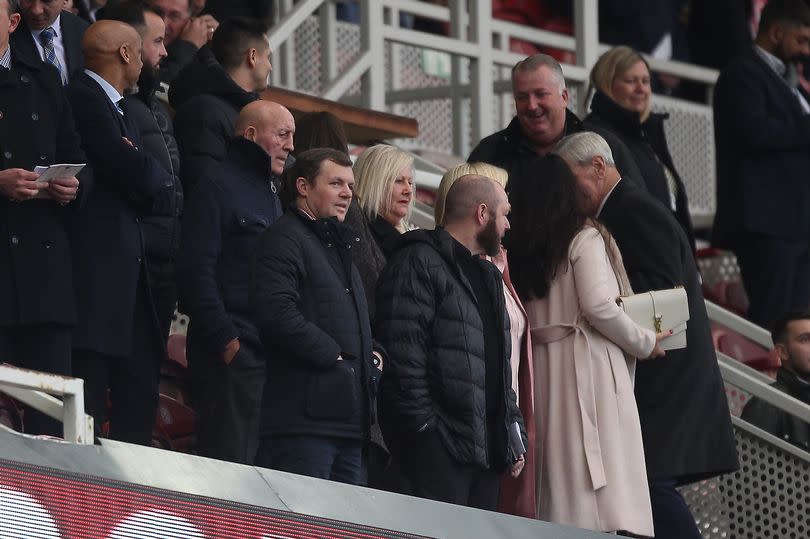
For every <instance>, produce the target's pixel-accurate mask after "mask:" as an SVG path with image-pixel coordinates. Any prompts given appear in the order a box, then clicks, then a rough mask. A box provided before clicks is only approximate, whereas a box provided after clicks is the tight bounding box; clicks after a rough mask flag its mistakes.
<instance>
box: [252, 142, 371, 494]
mask: <svg viewBox="0 0 810 539" xmlns="http://www.w3.org/2000/svg"><path fill="white" fill-rule="evenodd" d="M351 165H352V162H351V160H350V159H349V156H348V155H346V154H345V153H343V152H340V151H337V150H333V149H331V148H316V149H312V150H307V151H305V152H302V153H300V154H299V155H298V159H297V161H296V162H295V164H294V165H293V166H292V167H291V168H290V169H289V170H288V171H287V172H286V177H285V184H284V189H285V191H286V192H287V193H289V194H290V196H289V198H292V199H294V201H293V203H292V206H291V207H290V208H289V210H288V211H287V213H286V214H284V216H283V217H282V218H281V219H279V220H278V221H277V222H276V223H275V224H274V225H273V226H272V227H270V228H269V229H268V230H267V231H266V232H264V234H263V235H262V236H261V238H260V239H259V243H258V246H257V247H256V256H255V259H254V263H253V278H252V285H251V296H252V299H253V307H254V309H253V311H254V318H255V321H256V327H258V329H259V333H260V335H261V339H262V342H263V343H264V345H265V348H266V349H267V361H268V362H267V383H266V385H265V388H264V398H263V403H262V428H261V430H262V440H261V445H260V448H259V455H258V456H257V458H256V461H257V464H259V465H261V466H266V467H268V468H273V469H277V470H281V471H285V472H291V473H297V474H301V475H307V476H310V477H318V478H321V479H331V480H333V481H340V482H342V483H349V484H355V485H358V484H364V483H365V481H366V479H365V477H366V464H365V457H364V455H363V449H364V446H365V444H366V442H367V441H368V438H369V430H370V426H371V423H372V421H373V416H372V410H373V407H372V400H373V398H374V396H375V394H376V393H375V391H376V380H377V377H378V374H379V371H378V366H379V365H380V361H381V358H382V355H381V353H380V351H379V350H378V351H377V352H376V354H375V350H374V343H373V341H372V338H371V327H370V324H369V318H368V306H367V304H366V296H365V293H364V290H363V282H362V280H361V279H360V274H359V273H358V271H357V268H356V267H355V265H354V263H353V262H352V258H351V249H353V248H356V247H357V245H356V241H355V236H354V234H349V233H348V230H346V229H345V228H344V227H343V220H344V218H345V216H346V211H347V210H348V208H349V204H350V202H351V200H352V187H353V186H354V174H353V173H352V168H351ZM375 364H376V366H375Z"/></svg>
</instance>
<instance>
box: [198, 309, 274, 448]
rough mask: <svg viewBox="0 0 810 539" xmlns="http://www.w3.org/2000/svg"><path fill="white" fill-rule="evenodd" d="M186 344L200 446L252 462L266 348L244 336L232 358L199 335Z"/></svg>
mask: <svg viewBox="0 0 810 539" xmlns="http://www.w3.org/2000/svg"><path fill="white" fill-rule="evenodd" d="M193 324H194V322H192V328H190V334H189V339H188V344H187V353H188V359H189V368H190V369H191V391H192V397H193V399H194V408H195V410H196V411H197V452H198V453H199V454H200V455H203V456H206V457H211V458H215V459H220V460H227V461H230V462H237V463H240V464H253V462H254V460H255V458H256V452H257V450H258V448H259V419H260V417H261V408H262V392H263V391H264V381H265V376H266V368H267V365H266V360H265V357H264V353H263V351H261V350H257V349H256V348H255V347H253V346H252V345H250V344H248V343H246V342H242V341H240V343H239V346H240V347H239V351H238V352H237V353H236V356H234V358H233V361H231V362H230V364H227V365H226V364H225V362H224V361H223V360H222V354H221V352H218V351H214V350H210V349H209V347H207V346H206V343H201V342H199V341H198V340H197V339H195V338H194V333H193Z"/></svg>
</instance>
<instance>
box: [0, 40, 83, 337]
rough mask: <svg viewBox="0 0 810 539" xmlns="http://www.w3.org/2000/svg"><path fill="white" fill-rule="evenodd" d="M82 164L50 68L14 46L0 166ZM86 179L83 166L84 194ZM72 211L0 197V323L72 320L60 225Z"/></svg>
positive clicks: (3, 83)
mask: <svg viewBox="0 0 810 539" xmlns="http://www.w3.org/2000/svg"><path fill="white" fill-rule="evenodd" d="M84 162H85V156H84V153H83V152H82V150H81V148H80V146H79V135H78V133H77V132H76V128H75V126H74V124H73V115H72V113H71V109H70V105H69V104H68V101H67V99H66V98H65V95H64V92H63V91H62V83H61V81H60V80H59V75H57V73H56V69H54V68H53V67H51V66H47V65H45V64H43V63H42V62H40V61H38V60H33V61H31V60H29V59H27V58H25V57H23V58H20V57H18V56H17V53H16V49H13V48H12V62H11V70H10V71H6V70H0V170H2V169H8V168H23V169H26V170H33V169H34V167H35V166H37V165H51V164H54V163H84ZM90 179H91V176H90V173H89V169H86V170H85V171H83V172H82V173H81V174H80V175H79V181H80V182H81V184H80V185H81V191H82V192H86V187H87V183H86V182H89V181H90ZM76 205H77V203H76V202H74V203H72V204H71V206H76ZM72 209H73V208H71V207H67V208H65V207H61V206H59V204H57V203H56V202H54V201H53V200H50V199H43V200H39V199H34V200H27V201H25V202H11V201H9V200H8V199H6V198H5V197H2V198H0V326H10V325H16V324H43V323H55V324H64V325H72V324H74V323H75V321H76V308H75V301H74V298H73V278H72V272H71V262H70V259H71V257H70V245H69V242H68V235H67V230H66V224H67V220H68V218H69V214H70V212H71V211H72Z"/></svg>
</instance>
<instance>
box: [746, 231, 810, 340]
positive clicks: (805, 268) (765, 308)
mask: <svg viewBox="0 0 810 539" xmlns="http://www.w3.org/2000/svg"><path fill="white" fill-rule="evenodd" d="M735 252H736V254H737V262H738V263H739V265H740V271H741V273H742V279H743V284H744V285H745V290H746V292H748V299H749V300H750V307H749V309H748V318H749V319H750V320H751V321H752V322H754V323H755V324H758V325H760V326H762V327H765V328H770V327H771V325H772V324H773V322H774V320H776V319H777V318H778V317H780V316H782V315H783V314H784V313H786V312H787V311H792V310H806V309H807V308H808V307H810V246H808V245H807V244H804V243H791V242H787V241H784V240H780V239H778V238H769V237H765V236H749V237H748V238H746V241H745V244H744V245H742V246H741V247H739V248H738V249H736V251H735Z"/></svg>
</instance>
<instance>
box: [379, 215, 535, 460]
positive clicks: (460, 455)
mask: <svg viewBox="0 0 810 539" xmlns="http://www.w3.org/2000/svg"><path fill="white" fill-rule="evenodd" d="M454 245H455V240H454V239H453V237H452V236H450V234H448V233H447V232H446V231H445V230H444V229H443V228H437V229H435V230H414V231H411V232H407V233H405V234H404V235H403V236H402V238H401V240H400V243H399V246H398V249H396V250H395V251H394V253H393V255H392V256H391V257H390V258H389V260H388V265H387V266H386V268H385V270H384V271H383V273H382V275H381V276H380V280H379V281H378V284H377V314H376V319H375V324H374V329H375V332H374V336H375V338H376V339H377V340H378V341H379V342H380V344H382V346H383V347H385V349H386V352H387V353H388V358H387V361H386V363H385V366H384V369H383V376H382V381H381V387H380V401H381V410H380V421H381V426H382V427H383V433H384V434H385V436H386V442H388V443H389V444H391V443H392V442H393V443H398V442H399V441H402V440H406V439H407V438H408V437H409V436H413V435H414V434H416V433H419V432H423V431H426V430H432V429H435V430H436V431H437V432H438V434H439V436H440V438H441V440H442V441H443V443H444V446H445V447H446V448H447V451H448V452H449V453H450V454H451V455H452V456H453V457H454V458H455V460H456V461H457V462H459V463H461V464H471V465H477V466H480V467H483V468H488V467H489V466H490V464H491V465H492V467H493V468H494V469H495V470H496V471H503V470H505V469H506V468H507V467H508V466H509V465H510V464H511V461H510V460H509V459H508V456H507V455H508V451H507V444H508V428H509V425H511V424H512V423H514V422H518V424H519V425H520V428H521V432H522V433H523V438H524V444H525V439H526V434H525V429H524V426H523V418H522V417H521V414H520V410H519V409H518V407H517V404H516V397H515V393H514V391H513V390H512V382H511V369H510V367H509V357H510V352H511V351H510V348H511V340H510V336H509V322H508V317H507V315H506V308H505V305H504V296H503V280H502V278H501V274H500V272H499V271H498V269H497V268H496V267H495V266H494V265H493V264H492V263H490V262H488V261H486V260H480V264H481V265H482V267H483V268H484V269H485V272H486V277H485V278H486V284H487V287H488V288H489V290H490V292H491V297H492V298H493V307H494V309H495V312H496V313H497V316H498V317H499V321H498V325H499V327H500V328H502V333H501V339H500V345H501V352H502V354H501V355H502V358H503V361H502V366H503V373H502V375H501V376H500V379H501V381H502V383H503V387H502V388H499V389H500V391H499V401H500V402H499V405H498V414H499V416H500V417H499V418H498V421H497V424H498V425H499V426H502V427H503V429H502V430H500V429H499V430H498V431H497V432H493V433H488V432H487V430H488V429H487V417H486V409H487V406H486V391H485V380H486V365H485V357H484V330H483V323H482V321H481V317H480V315H479V311H478V307H477V304H476V299H475V295H474V293H473V290H472V288H471V285H470V283H469V281H468V279H467V278H466V276H464V274H463V272H462V269H461V266H460V265H459V262H458V261H457V260H456V255H455V250H454ZM488 435H490V436H495V440H494V441H492V442H493V443H492V444H491V443H490V442H491V440H489V439H488ZM403 445H404V444H403ZM490 447H493V448H495V450H496V451H497V454H495V455H490V449H489V448H490Z"/></svg>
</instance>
